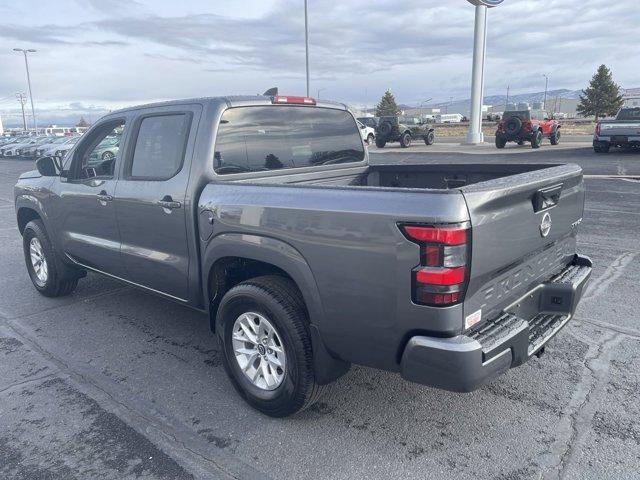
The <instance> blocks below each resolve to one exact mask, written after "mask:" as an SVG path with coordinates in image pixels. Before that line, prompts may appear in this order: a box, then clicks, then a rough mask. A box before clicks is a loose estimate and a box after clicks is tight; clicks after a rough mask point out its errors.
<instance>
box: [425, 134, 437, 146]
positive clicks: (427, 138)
mask: <svg viewBox="0 0 640 480" xmlns="http://www.w3.org/2000/svg"><path fill="white" fill-rule="evenodd" d="M435 141H436V134H435V132H433V131H431V132H428V133H427V134H426V135H425V137H424V144H425V145H433V142H435Z"/></svg>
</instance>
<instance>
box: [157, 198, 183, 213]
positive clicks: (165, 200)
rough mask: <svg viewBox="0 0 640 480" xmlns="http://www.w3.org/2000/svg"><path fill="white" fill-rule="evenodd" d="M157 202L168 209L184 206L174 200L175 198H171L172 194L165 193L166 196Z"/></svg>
mask: <svg viewBox="0 0 640 480" xmlns="http://www.w3.org/2000/svg"><path fill="white" fill-rule="evenodd" d="M156 204H158V205H159V206H161V207H162V208H166V209H168V210H174V209H176V208H180V207H182V203H180V202H174V201H173V198H171V195H165V196H164V198H163V199H162V200H158V201H157V202H156Z"/></svg>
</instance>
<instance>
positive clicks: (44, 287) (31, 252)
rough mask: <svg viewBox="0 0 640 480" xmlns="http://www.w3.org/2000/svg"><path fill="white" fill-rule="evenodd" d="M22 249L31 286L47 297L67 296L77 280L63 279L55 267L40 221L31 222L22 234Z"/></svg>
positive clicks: (47, 238) (54, 254)
mask: <svg viewBox="0 0 640 480" xmlns="http://www.w3.org/2000/svg"><path fill="white" fill-rule="evenodd" d="M22 248H23V250H24V259H25V263H26V264H27V271H28V272H29V277H31V282H32V283H33V286H34V287H36V290H38V291H39V292H40V293H41V294H43V295H45V296H47V297H62V296H64V295H69V294H70V293H71V292H73V291H74V290H75V289H76V287H77V286H78V279H77V278H74V279H63V278H60V274H59V272H58V270H57V267H56V253H55V252H54V250H53V247H52V246H51V242H50V241H49V237H48V235H47V232H46V230H45V228H44V224H43V223H42V221H40V220H32V221H30V222H29V223H27V226H26V227H25V228H24V232H22Z"/></svg>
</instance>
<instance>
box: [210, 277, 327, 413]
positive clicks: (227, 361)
mask: <svg viewBox="0 0 640 480" xmlns="http://www.w3.org/2000/svg"><path fill="white" fill-rule="evenodd" d="M218 321H219V323H218V325H219V327H218V328H217V331H218V337H219V339H220V342H221V344H222V349H223V353H224V355H223V361H224V366H225V369H226V371H227V373H228V375H229V377H230V378H231V381H232V383H233V386H234V387H235V389H236V390H237V391H238V393H239V394H240V395H241V396H242V397H243V398H244V399H245V400H246V401H247V403H249V405H251V406H252V407H253V408H255V409H256V410H259V411H260V412H262V413H264V414H265V415H269V416H271V417H286V416H288V415H292V414H294V413H296V412H299V411H301V410H303V409H305V408H308V407H309V406H311V405H313V404H314V403H315V402H316V401H317V400H318V399H319V397H320V394H321V393H322V391H323V390H324V387H321V386H319V385H317V384H316V382H315V375H314V370H313V352H312V347H311V336H310V333H309V327H308V325H309V324H308V319H307V314H306V309H305V306H304V301H303V299H302V295H301V293H300V291H299V290H298V288H297V287H296V285H295V284H294V283H293V282H292V281H291V280H289V279H288V278H284V277H281V276H275V275H270V276H263V277H258V278H254V279H250V280H247V281H245V282H242V283H240V284H238V285H236V286H235V287H233V288H232V289H231V290H229V291H228V292H227V293H226V294H225V296H224V297H223V298H222V301H221V303H220V307H219V310H218Z"/></svg>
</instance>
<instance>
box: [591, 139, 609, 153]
mask: <svg viewBox="0 0 640 480" xmlns="http://www.w3.org/2000/svg"><path fill="white" fill-rule="evenodd" d="M609 148H610V145H609V143H608V142H602V143H594V144H593V151H594V152H596V153H609Z"/></svg>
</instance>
